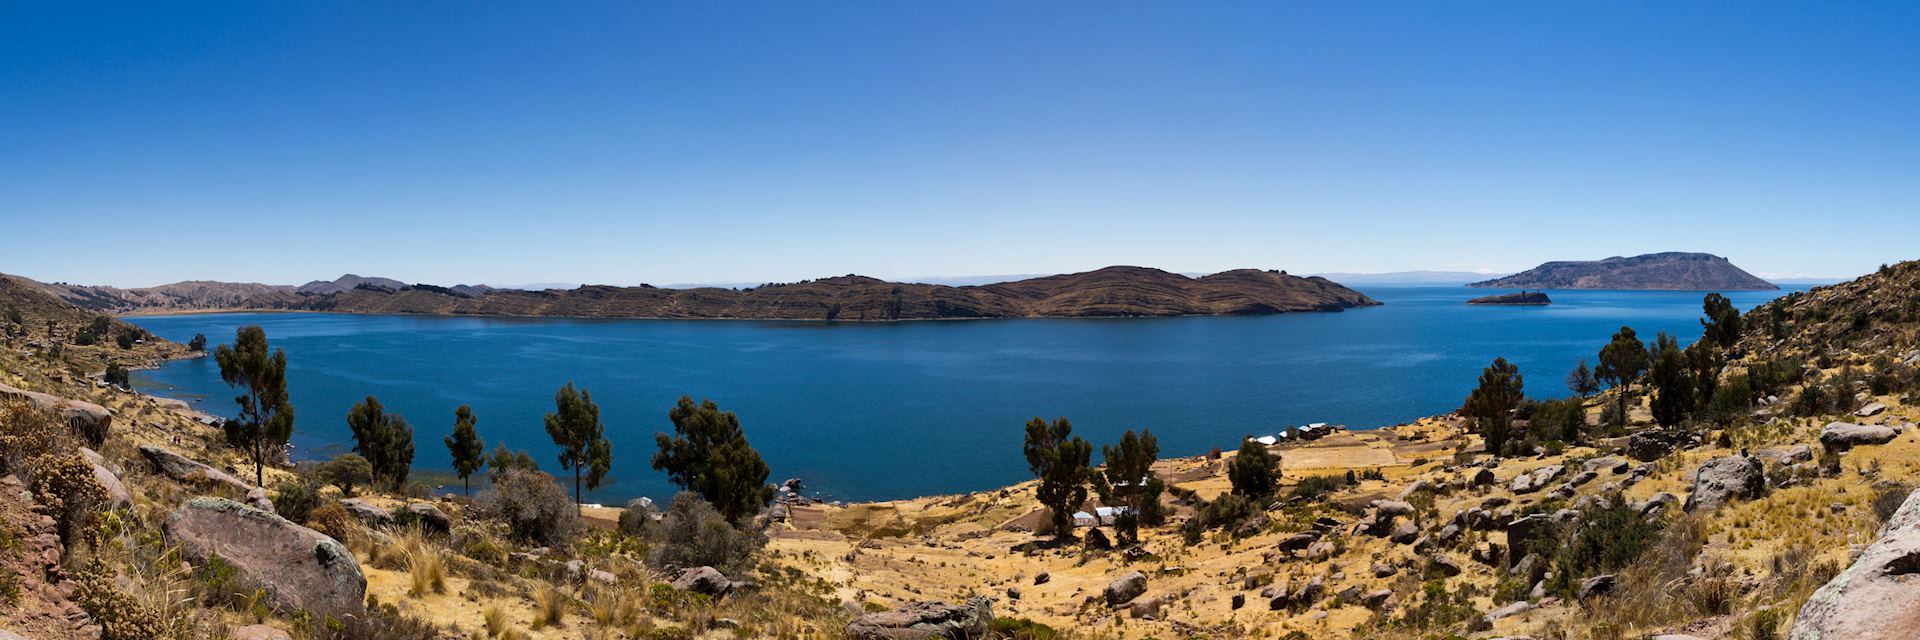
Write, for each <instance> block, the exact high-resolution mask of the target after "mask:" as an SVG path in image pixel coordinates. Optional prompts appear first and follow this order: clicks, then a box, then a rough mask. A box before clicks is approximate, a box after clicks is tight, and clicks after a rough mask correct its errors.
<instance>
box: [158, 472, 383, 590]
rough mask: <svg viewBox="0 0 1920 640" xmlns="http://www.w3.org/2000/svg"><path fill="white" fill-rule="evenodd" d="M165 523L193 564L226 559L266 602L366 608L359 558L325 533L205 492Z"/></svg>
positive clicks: (169, 540) (173, 540) (169, 539)
mask: <svg viewBox="0 0 1920 640" xmlns="http://www.w3.org/2000/svg"><path fill="white" fill-rule="evenodd" d="M164 529H165V534H166V539H167V543H168V544H171V545H176V546H178V547H179V549H180V555H181V557H183V558H185V559H186V560H187V561H188V562H191V563H194V564H205V563H207V562H208V561H209V560H211V559H212V558H215V557H218V558H220V560H222V561H224V562H225V563H226V564H228V565H231V566H232V567H233V568H234V569H235V571H236V575H237V577H238V578H239V579H240V580H242V581H243V584H247V585H253V586H256V587H259V588H262V589H265V590H266V594H267V604H268V605H269V606H271V607H273V608H274V609H276V610H278V611H281V612H283V613H291V612H292V611H294V610H297V609H305V610H307V611H311V612H313V613H315V614H322V615H332V616H344V615H359V614H361V613H362V612H364V611H365V604H364V600H365V598H366V593H367V579H366V576H365V575H363V574H362V573H361V572H360V564H359V563H358V562H356V561H354V559H353V554H352V553H349V552H347V548H346V547H344V546H341V544H340V543H339V542H337V541H335V540H334V539H333V538H329V537H327V536H326V534H322V533H320V532H318V531H314V530H312V529H308V528H306V527H303V526H300V525H297V524H294V523H292V522H288V521H287V520H286V519H285V518H282V517H280V516H277V515H274V514H272V513H269V512H266V511H261V510H259V509H255V508H253V507H249V506H247V505H244V504H240V503H238V502H234V501H232V500H227V499H225V498H204V497H203V498H194V499H192V500H189V501H187V503H186V504H184V505H181V506H180V508H179V509H176V510H174V512H173V514H172V515H170V516H168V517H167V522H166V525H165V528H164Z"/></svg>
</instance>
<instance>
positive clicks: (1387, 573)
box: [1373, 562, 1400, 578]
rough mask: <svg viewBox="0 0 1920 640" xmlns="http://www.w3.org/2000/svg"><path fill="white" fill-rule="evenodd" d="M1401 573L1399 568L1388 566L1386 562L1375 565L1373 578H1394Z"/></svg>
mask: <svg viewBox="0 0 1920 640" xmlns="http://www.w3.org/2000/svg"><path fill="white" fill-rule="evenodd" d="M1399 572H1400V569H1399V568H1396V567H1394V566H1393V565H1390V564H1387V563H1385V562H1375V563H1373V577H1375V578H1388V577H1392V576H1393V574H1396V573H1399Z"/></svg>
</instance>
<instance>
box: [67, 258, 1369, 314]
mask: <svg viewBox="0 0 1920 640" xmlns="http://www.w3.org/2000/svg"><path fill="white" fill-rule="evenodd" d="M44 286H45V287H51V288H54V289H55V290H58V291H65V292H67V293H66V294H65V295H68V296H70V297H71V298H72V299H75V300H76V301H79V302H81V303H83V305H84V306H88V307H89V308H95V309H101V310H107V311H114V312H123V313H124V312H138V311H149V310H151V311H164V310H174V309H204V308H227V309H264V310H303V311H331V312H340V313H417V314H436V315H499V316H564V317H599V318H740V319H762V320H932V319H952V318H1031V317H1115V316H1185V315H1257V314H1272V313H1290V312H1300V311H1340V310H1343V309H1349V308H1353V307H1365V306H1373V305H1377V304H1380V303H1379V302H1377V301H1375V300H1373V299H1372V298H1369V297H1367V296H1366V295H1365V294H1362V293H1360V292H1357V291H1354V290H1352V289H1348V288H1346V287H1343V286H1341V285H1339V284H1336V283H1334V282H1332V281H1330V280H1326V279H1324V278H1301V277H1296V276H1291V275H1287V274H1285V273H1281V272H1277V271H1259V270H1255V269H1239V270H1234V271H1227V272H1223V273H1216V274H1213V275H1209V276H1205V277H1201V278H1190V277H1187V276H1184V275H1180V274H1176V273H1169V272H1166V271H1161V270H1159V269H1148V268H1143V267H1108V268H1105V269H1100V270H1097V271H1089V272H1086V273H1075V274H1067V275H1059V276H1048V277H1044V278H1033V279H1028V280H1020V281H1017V282H1006V283H999V284H991V285H985V286H966V287H953V286H946V285H935V284H911V283H899V282H888V281H885V280H880V279H877V278H869V277H865V276H857V275H846V276H839V277H833V278H822V279H818V280H808V281H803V282H797V283H789V284H769V285H765V286H760V287H754V288H751V289H738V290H736V289H720V288H697V289H662V288H658V287H653V286H649V285H640V286H637V287H614V286H606V285H585V286H581V287H579V288H576V289H571V290H564V291H563V290H553V289H549V290H545V291H522V290H512V289H491V288H487V287H468V286H458V287H439V286H433V285H424V284H415V285H402V284H399V283H398V282H397V281H394V280H389V279H384V278H364V277H360V276H353V275H348V276H345V277H342V278H340V279H338V280H335V281H333V282H330V283H329V282H313V283H308V284H306V285H303V286H301V287H299V288H297V289H296V288H293V287H267V286H264V285H230V286H229V287H226V288H210V289H213V290H215V291H218V292H219V293H218V295H216V294H215V293H212V292H208V293H204V294H202V295H199V296H197V297H193V298H190V299H189V298H181V297H167V296H164V295H160V294H157V293H148V291H150V290H132V291H122V290H116V289H111V288H102V287H95V288H87V287H71V286H68V285H44ZM169 287H170V288H175V289H177V288H179V287H180V286H179V285H169ZM245 287H254V288H253V289H244V288H245ZM242 291H250V292H251V293H250V295H242V293H241V292H242ZM136 292H138V293H136Z"/></svg>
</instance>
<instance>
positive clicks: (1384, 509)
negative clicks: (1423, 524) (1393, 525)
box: [1373, 500, 1413, 518]
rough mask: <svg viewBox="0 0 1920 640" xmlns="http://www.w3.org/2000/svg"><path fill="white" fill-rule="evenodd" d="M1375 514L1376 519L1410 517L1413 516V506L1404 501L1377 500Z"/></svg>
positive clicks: (1374, 505) (1374, 507)
mask: <svg viewBox="0 0 1920 640" xmlns="http://www.w3.org/2000/svg"><path fill="white" fill-rule="evenodd" d="M1373 514H1374V517H1376V518H1379V517H1388V518H1391V517H1393V516H1410V515H1413V504H1411V503H1408V502H1406V501H1403V500H1375V501H1374V502H1373Z"/></svg>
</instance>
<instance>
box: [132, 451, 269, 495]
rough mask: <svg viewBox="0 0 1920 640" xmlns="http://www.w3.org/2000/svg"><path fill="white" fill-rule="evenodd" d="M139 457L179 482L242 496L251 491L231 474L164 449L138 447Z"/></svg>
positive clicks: (248, 486) (249, 486) (250, 488)
mask: <svg viewBox="0 0 1920 640" xmlns="http://www.w3.org/2000/svg"><path fill="white" fill-rule="evenodd" d="M140 455H141V456H143V457H145V458H146V459H147V461H148V462H151V463H153V468H154V469H155V470H158V471H159V472H160V473H163V474H166V476H167V477H169V478H173V479H174V480H177V481H179V482H184V483H187V484H190V485H197V486H210V487H220V488H224V489H227V490H229V491H232V492H234V494H235V495H243V496H244V495H246V494H247V492H248V491H252V490H253V486H252V485H249V484H247V483H245V482H241V481H240V479H239V478H235V477H233V475H232V474H229V473H227V472H225V471H221V470H219V469H215V468H213V467H209V466H207V465H204V464H201V463H200V462H199V461H197V460H194V459H192V458H188V457H186V456H184V455H180V454H179V453H178V452H175V451H173V450H171V449H167V448H165V447H159V446H155V445H150V444H143V445H140Z"/></svg>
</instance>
